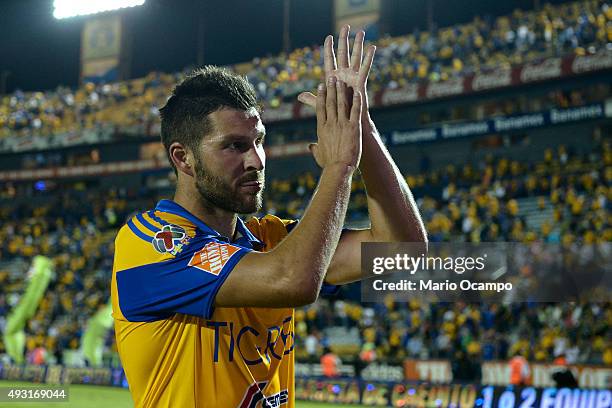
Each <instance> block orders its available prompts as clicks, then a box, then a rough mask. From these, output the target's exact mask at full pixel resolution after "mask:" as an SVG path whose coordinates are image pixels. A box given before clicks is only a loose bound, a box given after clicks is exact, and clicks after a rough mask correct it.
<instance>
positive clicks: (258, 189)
mask: <svg viewBox="0 0 612 408" xmlns="http://www.w3.org/2000/svg"><path fill="white" fill-rule="evenodd" d="M194 170H195V174H196V187H197V189H198V192H199V193H200V197H201V198H202V199H203V200H205V201H206V202H208V203H210V204H212V205H214V206H215V207H218V208H221V209H223V210H226V211H229V212H233V213H238V214H251V213H255V212H257V211H259V210H261V206H262V202H263V198H262V195H263V190H264V183H265V181H264V179H265V176H264V171H263V170H262V171H250V172H246V173H245V174H244V175H242V176H240V177H239V178H238V179H237V180H231V177H228V174H227V173H226V172H224V171H223V169H218V168H217V169H214V168H211V167H210V166H208V167H207V166H206V164H205V163H204V162H203V161H202V159H201V157H199V156H198V157H197V158H196V165H195V168H194ZM218 170H221V172H218Z"/></svg>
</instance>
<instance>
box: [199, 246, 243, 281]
mask: <svg viewBox="0 0 612 408" xmlns="http://www.w3.org/2000/svg"><path fill="white" fill-rule="evenodd" d="M238 251H240V248H239V247H237V246H234V245H230V244H224V243H221V242H209V243H208V244H206V245H205V246H204V248H202V249H200V250H199V251H198V252H196V253H195V254H193V256H192V257H191V260H190V261H189V266H193V267H194V268H198V269H200V270H202V271H204V272H207V273H210V274H213V275H215V276H218V275H219V273H220V272H221V270H222V269H223V267H224V266H225V264H226V263H227V262H228V261H229V260H230V259H231V257H232V256H234V254H235V253H236V252H238Z"/></svg>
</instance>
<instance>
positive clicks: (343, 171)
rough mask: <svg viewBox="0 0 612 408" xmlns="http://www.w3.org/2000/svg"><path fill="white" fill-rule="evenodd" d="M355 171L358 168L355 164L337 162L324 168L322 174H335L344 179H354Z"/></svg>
mask: <svg viewBox="0 0 612 408" xmlns="http://www.w3.org/2000/svg"><path fill="white" fill-rule="evenodd" d="M355 170H357V166H355V165H353V164H348V163H341V162H335V163H330V164H328V165H326V166H325V167H323V169H322V173H328V174H335V175H338V176H342V177H352V175H353V173H354V172H355ZM322 175H323V174H322Z"/></svg>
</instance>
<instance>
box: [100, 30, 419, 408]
mask: <svg viewBox="0 0 612 408" xmlns="http://www.w3.org/2000/svg"><path fill="white" fill-rule="evenodd" d="M348 32H349V28H348V27H344V28H343V29H342V31H341V34H340V44H339V47H338V60H337V62H336V58H335V56H334V50H333V39H332V38H331V37H328V38H327V40H326V43H325V71H326V80H325V84H321V85H320V86H319V87H318V90H317V95H316V96H315V95H312V94H309V93H308V94H302V95H301V96H300V98H299V99H300V100H301V101H302V102H304V103H307V104H309V105H314V106H315V107H316V115H317V138H318V142H317V144H315V145H313V146H311V151H312V153H313V156H314V158H315V160H316V162H317V164H318V165H319V166H320V167H321V169H322V172H321V177H320V179H319V183H318V186H317V189H316V192H315V193H314V195H313V197H312V199H311V201H310V204H309V205H308V208H307V209H306V211H305V212H304V215H303V217H302V219H301V220H300V222H299V223H298V222H297V221H295V220H281V219H279V218H277V217H275V216H271V215H267V216H265V217H263V218H261V219H257V218H251V219H250V220H249V221H248V222H246V223H244V222H243V221H241V219H240V218H238V217H237V214H249V213H254V212H256V211H257V210H259V209H260V208H261V200H262V198H261V194H262V190H263V188H264V169H265V154H264V147H263V144H264V137H265V128H264V126H263V124H262V122H261V119H260V114H259V111H258V108H257V101H256V97H255V92H254V90H253V88H252V86H251V85H250V84H249V83H248V82H247V81H246V80H245V79H244V78H242V77H239V76H237V75H234V74H231V73H229V72H227V71H225V70H222V69H219V68H213V67H207V68H204V69H202V70H199V71H196V72H195V73H193V74H192V75H191V76H189V77H188V78H186V79H185V80H184V81H183V82H182V83H181V84H179V85H178V86H177V87H176V88H175V90H174V91H173V94H172V96H171V97H170V99H169V100H168V102H167V103H166V106H164V107H163V108H162V109H161V118H162V131H161V134H162V141H163V143H164V146H165V148H166V150H167V153H168V157H169V159H170V162H171V164H172V166H173V167H174V170H175V172H176V174H177V187H176V192H175V195H174V198H173V200H162V201H160V202H159V203H158V204H157V207H156V208H154V209H152V210H150V211H146V212H143V213H141V214H138V215H137V216H135V217H134V218H132V219H130V220H129V221H128V222H127V224H126V225H125V226H124V227H122V228H121V230H120V231H119V234H118V236H117V238H116V241H115V260H114V267H113V279H112V288H111V292H112V305H113V316H114V319H115V332H116V338H117V347H118V350H119V355H120V357H121V361H122V363H123V367H124V369H125V373H126V376H127V380H128V383H129V385H130V391H131V393H132V396H133V398H134V402H135V404H136V406H138V407H256V406H257V407H279V406H283V407H293V406H294V405H295V402H294V398H295V396H294V353H293V351H294V334H293V333H294V321H293V316H294V310H293V308H294V307H298V306H302V305H306V304H309V303H312V302H314V301H315V300H316V299H317V296H318V295H319V293H320V292H322V291H329V290H333V289H334V288H335V286H334V285H339V284H343V283H348V282H352V281H355V280H358V279H359V277H360V253H361V242H368V241H417V242H423V243H425V242H426V234H425V231H424V228H423V224H422V222H421V219H420V216H419V214H418V210H417V208H416V205H415V203H414V200H413V198H412V196H411V193H410V190H409V189H408V186H407V185H406V183H405V181H404V179H403V178H402V176H401V174H400V172H399V171H398V169H397V167H396V166H395V164H394V163H393V161H392V159H391V157H390V155H389V153H388V152H387V150H386V149H385V147H384V145H383V144H382V142H381V140H380V137H379V135H378V133H377V131H376V129H375V127H374V124H373V123H372V121H371V119H370V116H369V113H368V104H367V94H366V82H367V77H368V74H369V70H370V67H371V65H372V60H373V57H374V50H375V49H374V47H370V48H369V49H368V50H367V52H366V55H365V57H363V61H362V50H363V38H364V33H363V32H360V33H358V34H357V37H356V41H355V45H354V50H353V52H352V56H351V59H350V61H349V56H348ZM362 153H363V154H362ZM357 169H359V170H360V171H361V173H362V177H363V179H364V182H365V185H366V187H367V194H368V208H369V213H370V221H371V228H369V229H364V230H359V231H349V230H347V231H344V232H342V224H343V221H344V217H345V214H346V209H347V205H348V201H349V196H350V185H351V177H352V175H353V173H354V172H355V171H356V170H357ZM424 245H425V244H424Z"/></svg>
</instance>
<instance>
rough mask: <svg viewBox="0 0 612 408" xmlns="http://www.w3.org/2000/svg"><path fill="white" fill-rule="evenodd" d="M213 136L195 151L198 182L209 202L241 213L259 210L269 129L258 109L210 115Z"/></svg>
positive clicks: (226, 111) (204, 139) (209, 136)
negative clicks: (264, 140)
mask: <svg viewBox="0 0 612 408" xmlns="http://www.w3.org/2000/svg"><path fill="white" fill-rule="evenodd" d="M209 117H210V119H211V122H212V125H213V126H212V128H213V129H214V131H213V132H211V134H210V135H206V136H205V137H204V138H203V141H202V145H201V148H200V149H198V151H196V152H194V159H195V160H194V162H195V163H194V173H195V184H196V188H197V191H198V192H199V195H200V197H201V198H202V199H203V200H205V201H206V202H207V203H209V204H211V205H213V206H215V207H217V208H220V209H223V210H226V211H229V212H233V213H238V214H250V213H254V212H257V211H259V210H260V209H261V206H262V194H263V189H264V178H265V177H264V168H265V160H266V156H265V151H264V148H263V139H264V136H265V128H264V126H263V124H262V122H261V119H260V117H259V114H258V113H257V111H256V110H255V109H251V110H248V111H241V110H236V109H230V108H224V109H220V110H218V111H216V112H213V113H211V114H210V116H209Z"/></svg>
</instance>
